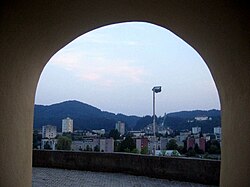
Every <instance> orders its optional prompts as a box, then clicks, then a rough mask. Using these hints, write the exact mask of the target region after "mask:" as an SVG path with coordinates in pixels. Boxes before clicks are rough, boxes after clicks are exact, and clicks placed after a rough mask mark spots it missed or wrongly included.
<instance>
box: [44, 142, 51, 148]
mask: <svg viewBox="0 0 250 187" xmlns="http://www.w3.org/2000/svg"><path fill="white" fill-rule="evenodd" d="M43 148H44V149H49V150H51V149H52V148H51V146H50V145H49V142H46V143H45V145H44V147H43Z"/></svg>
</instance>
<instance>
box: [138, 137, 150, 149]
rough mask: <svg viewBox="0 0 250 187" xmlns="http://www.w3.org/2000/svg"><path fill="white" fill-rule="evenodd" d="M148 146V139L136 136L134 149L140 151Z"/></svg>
mask: <svg viewBox="0 0 250 187" xmlns="http://www.w3.org/2000/svg"><path fill="white" fill-rule="evenodd" d="M146 147H147V148H148V139H147V138H137V139H136V149H137V150H138V151H139V152H141V150H142V149H143V148H146Z"/></svg>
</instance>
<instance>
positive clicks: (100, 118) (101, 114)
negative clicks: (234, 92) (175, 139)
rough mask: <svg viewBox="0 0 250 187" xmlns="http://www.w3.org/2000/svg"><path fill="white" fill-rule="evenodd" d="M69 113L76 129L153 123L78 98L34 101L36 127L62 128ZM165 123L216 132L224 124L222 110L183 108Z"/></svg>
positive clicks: (147, 118) (137, 126)
mask: <svg viewBox="0 0 250 187" xmlns="http://www.w3.org/2000/svg"><path fill="white" fill-rule="evenodd" d="M201 116H207V117H212V120H206V121H195V120H194V121H193V122H188V121H189V120H192V119H194V118H195V117H201ZM66 117H70V118H72V119H73V120H74V129H82V130H83V129H102V128H103V129H105V130H107V131H109V130H111V129H113V128H114V127H115V123H116V122H117V121H122V122H125V124H126V128H127V129H133V130H141V129H143V128H144V127H145V126H147V125H148V124H150V123H152V116H149V115H147V116H144V117H138V116H127V115H124V114H114V113H110V112H106V111H102V110H100V109H98V108H96V107H93V106H91V105H88V104H86V103H82V102H79V101H65V102H62V103H57V104H53V105H48V106H45V105H35V110H34V129H38V128H41V127H42V126H43V125H48V124H50V125H55V126H57V128H58V131H60V130H61V125H62V119H64V118H66ZM163 119H164V117H158V118H156V121H157V123H158V124H162V123H163ZM164 126H165V127H170V128H171V129H173V130H183V129H190V130H191V128H192V127H193V126H200V127H202V131H203V132H213V127H215V126H221V117H220V111H219V110H208V111H203V110H194V111H181V112H174V113H169V114H167V116H166V118H165V121H164Z"/></svg>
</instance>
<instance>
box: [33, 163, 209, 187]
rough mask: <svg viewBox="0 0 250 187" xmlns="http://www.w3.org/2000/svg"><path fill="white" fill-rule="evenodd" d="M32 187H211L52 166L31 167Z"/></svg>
mask: <svg viewBox="0 0 250 187" xmlns="http://www.w3.org/2000/svg"><path fill="white" fill-rule="evenodd" d="M32 186H33V187H40V186H41V187H45V186H50V187H53V186H71V187H74V186H77V187H81V186H86V187H90V186H96V187H97V186H102V187H105V186H108V187H120V186H121V187H129V186H134V187H142V186H147V187H150V186H152V187H155V186H168V187H177V186H184V187H209V186H210V187H211V185H202V184H197V183H190V182H179V181H169V180H166V179H155V178H149V177H144V176H135V175H128V174H122V173H106V172H90V171H78V170H66V169H54V168H39V167H33V176H32Z"/></svg>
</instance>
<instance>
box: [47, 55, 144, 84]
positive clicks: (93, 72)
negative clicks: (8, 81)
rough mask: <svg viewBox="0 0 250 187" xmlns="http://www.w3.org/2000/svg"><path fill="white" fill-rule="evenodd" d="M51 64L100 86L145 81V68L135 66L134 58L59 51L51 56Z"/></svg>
mask: <svg viewBox="0 0 250 187" xmlns="http://www.w3.org/2000/svg"><path fill="white" fill-rule="evenodd" d="M49 64H51V65H53V66H55V68H57V67H59V68H63V69H65V70H67V71H70V72H71V74H72V75H73V76H76V77H77V78H78V79H79V80H82V81H87V82H89V83H93V84H98V85H99V86H101V85H102V86H109V87H111V86H114V85H115V84H119V83H126V84H129V83H133V84H138V83H142V82H143V79H144V78H143V77H144V76H145V75H146V71H145V69H144V68H143V67H138V66H135V65H134V62H133V61H132V60H127V59H108V58H105V57H103V56H102V55H99V54H98V53H95V54H91V53H84V52H82V53H79V52H72V51H68V52H62V53H60V52H59V53H57V54H56V55H55V56H54V57H52V58H51V60H50V62H49Z"/></svg>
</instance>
